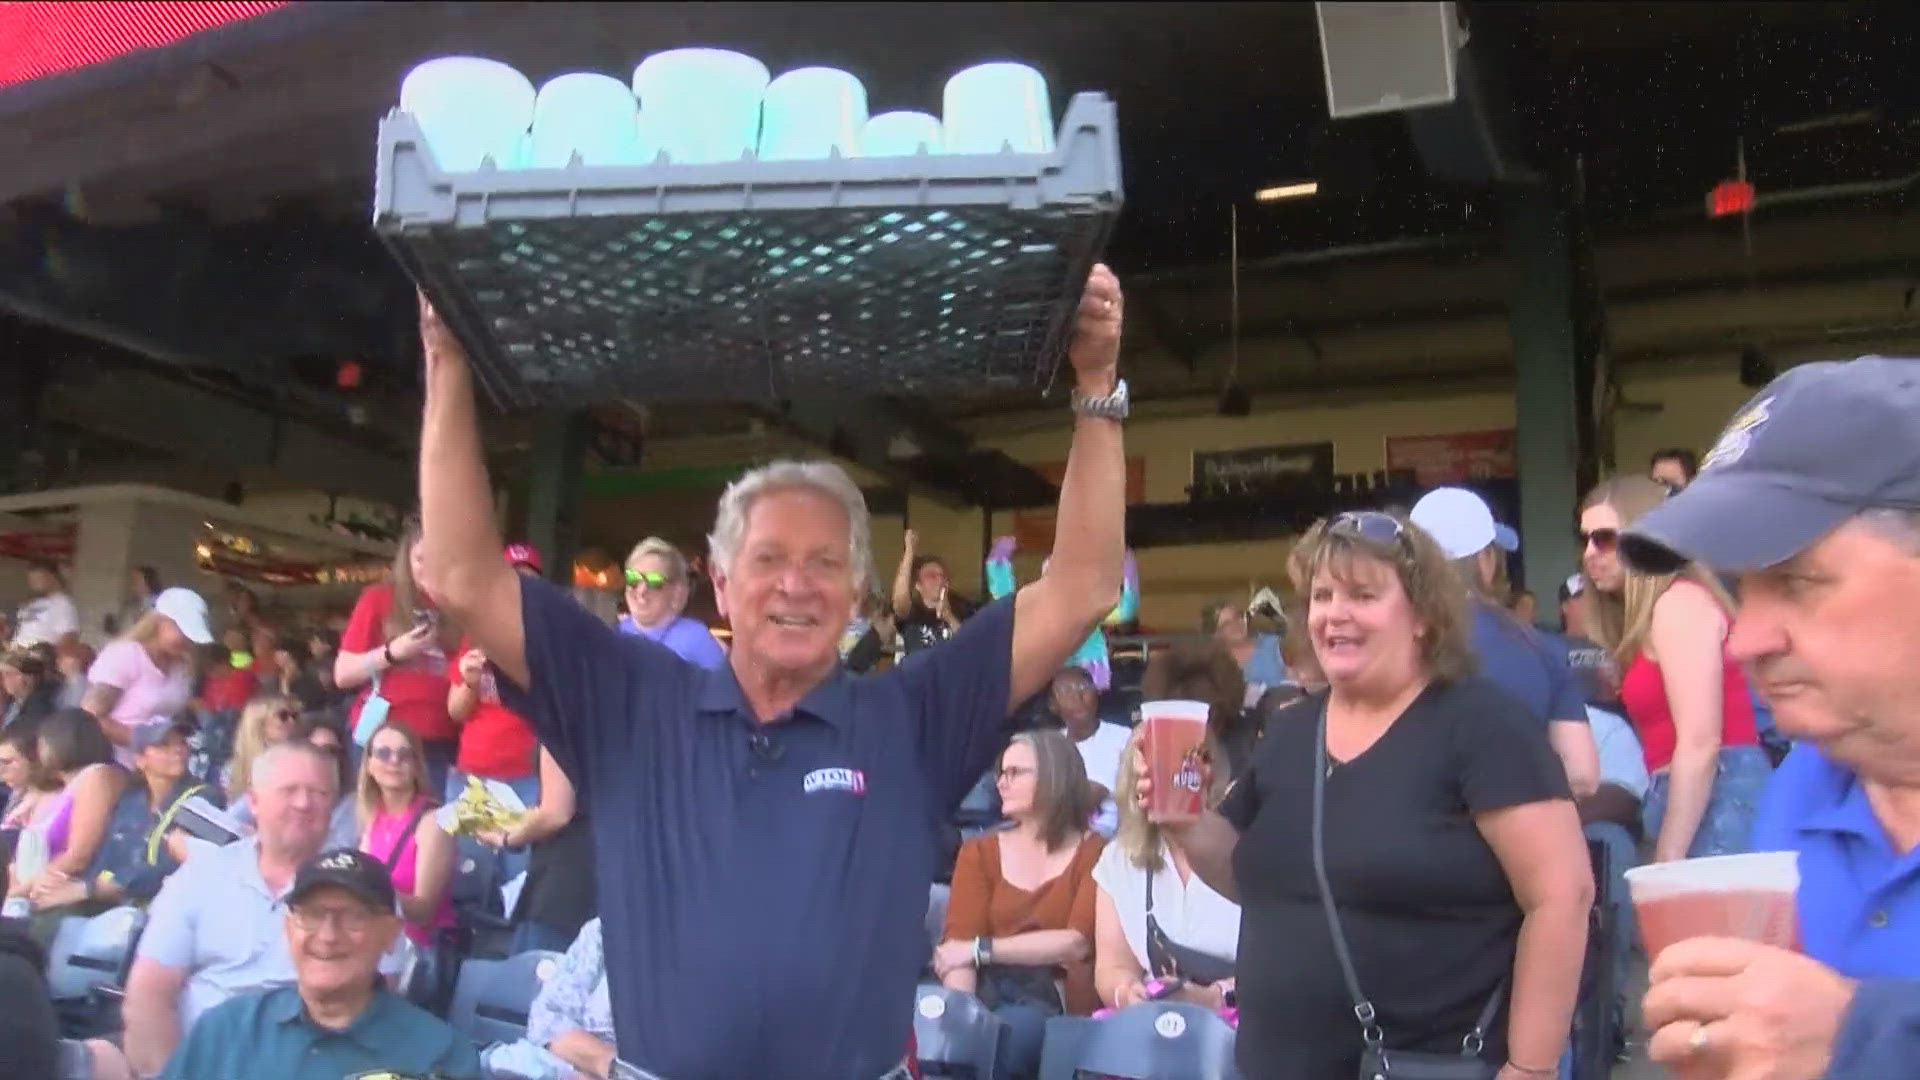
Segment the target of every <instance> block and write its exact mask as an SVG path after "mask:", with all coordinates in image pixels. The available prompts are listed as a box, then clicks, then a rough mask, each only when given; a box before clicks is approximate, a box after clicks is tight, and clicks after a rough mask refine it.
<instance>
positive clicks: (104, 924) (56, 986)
mask: <svg viewBox="0 0 1920 1080" xmlns="http://www.w3.org/2000/svg"><path fill="white" fill-rule="evenodd" d="M146 925H147V913H146V912H144V911H142V910H141V909H139V908H137V907H132V906H126V907H117V908H113V909H111V910H109V911H103V912H101V913H100V914H98V915H94V916H92V917H87V916H83V915H70V916H68V917H66V918H65V919H62V920H61V921H60V925H59V927H58V929H56V930H55V931H54V938H53V947H52V948H51V949H50V950H48V958H47V989H48V991H49V994H50V996H51V997H52V998H53V1005H54V1011H55V1012H56V1013H57V1014H58V1016H59V1017H60V1028H61V1033H62V1034H63V1035H64V1036H66V1037H67V1038H73V1039H84V1038H91V1037H93V1036H96V1035H102V1034H106V1033H108V1032H111V1031H115V1030H117V1029H118V1028H119V1026H120V1022H119V998H120V994H121V990H122V988H123V987H125V986H126V982H127V970H128V969H129V968H131V967H132V966H133V950H134V946H135V945H136V944H138V943H139V941H140V933H141V931H142V930H144V929H146Z"/></svg>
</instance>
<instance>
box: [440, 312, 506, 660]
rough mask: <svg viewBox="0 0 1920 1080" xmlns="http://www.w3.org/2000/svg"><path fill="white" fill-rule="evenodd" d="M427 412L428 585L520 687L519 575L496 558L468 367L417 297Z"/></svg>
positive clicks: (462, 352) (463, 355) (447, 332)
mask: <svg viewBox="0 0 1920 1080" xmlns="http://www.w3.org/2000/svg"><path fill="white" fill-rule="evenodd" d="M420 344H421V348H422V350H423V351H424V352H425V354H426V372H425V383H426V391H427V404H426V415H425V417H424V418H423V419H422V421H421V424H420V545H421V549H422V551H423V553H424V555H425V559H424V564H425V578H426V582H425V583H426V586H427V591H428V592H429V593H431V594H432V596H433V598H434V599H435V600H436V601H437V602H438V603H439V604H440V606H441V607H442V608H444V609H446V611H447V613H448V614H449V615H451V616H453V618H454V619H455V620H457V621H458V622H459V624H460V625H461V626H462V627H464V628H465V629H466V632H467V634H468V635H469V636H470V637H471V638H472V639H473V641H474V643H475V644H476V645H478V646H479V647H480V649H481V651H483V652H485V653H486V654H487V659H488V660H490V661H492V662H493V664H494V665H495V666H497V667H499V669H500V670H501V671H503V672H505V673H506V675H507V677H508V678H510V679H512V680H513V681H514V682H516V683H518V684H520V685H521V686H526V685H528V682H529V680H528V677H527V651H526V628H525V627H524V626H522V625H521V619H520V581H519V577H518V575H516V574H515V573H514V571H513V568H512V567H509V566H508V565H507V564H506V563H505V562H502V561H501V559H500V530H499V529H498V527H497V526H496V525H495V524H494V516H493V492H492V490H491V487H490V485H489V484H488V482H487V462H486V458H485V457H484V456H482V454H481V451H480V419H479V410H478V409H477V408H476V407H475V405H474V400H473V368H472V367H471V365H470V364H469V363H468V361H467V353H466V350H465V349H464V348H462V347H461V345H460V342H459V341H458V340H457V339H456V338H455V337H454V336H453V332H452V331H450V330H449V329H447V325H446V323H444V322H442V321H441V319H440V316H439V314H438V313H436V312H435V311H434V310H433V305H431V304H429V303H427V300H426V298H425V297H424V296H423V297H421V298H420Z"/></svg>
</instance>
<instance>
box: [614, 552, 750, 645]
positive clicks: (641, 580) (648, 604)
mask: <svg viewBox="0 0 1920 1080" xmlns="http://www.w3.org/2000/svg"><path fill="white" fill-rule="evenodd" d="M626 575H627V613H626V614H625V615H622V616H621V617H620V630H621V632H622V633H627V634H639V635H641V636H643V637H650V638H652V639H653V640H655V641H657V642H659V643H660V644H662V645H665V646H666V647H667V648H669V649H671V650H673V652H674V654H675V655H676V656H678V657H680V659H682V660H685V661H686V662H687V663H689V664H698V665H699V666H701V667H703V668H706V669H707V670H709V671H712V670H713V669H715V668H717V667H719V666H720V665H722V664H724V663H726V662H727V653H726V650H725V649H722V648H721V647H720V643H719V642H718V641H715V640H714V637H713V631H711V630H709V629H707V627H706V624H705V623H702V622H701V621H699V620H698V619H689V618H687V617H686V616H685V615H684V614H682V612H684V611H686V609H687V598H688V596H689V595H691V594H692V592H693V579H692V576H691V574H690V573H689V572H688V570H687V557H686V556H685V555H682V554H680V549H679V548H677V547H674V546H673V545H672V544H669V543H667V542H666V541H665V540H662V539H660V538H659V537H657V536H649V537H647V538H646V539H645V540H642V541H640V542H639V543H638V544H635V545H634V547H633V551H632V552H630V553H629V554H628V555H627V567H626Z"/></svg>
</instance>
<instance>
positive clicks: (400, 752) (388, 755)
mask: <svg viewBox="0 0 1920 1080" xmlns="http://www.w3.org/2000/svg"><path fill="white" fill-rule="evenodd" d="M367 753H368V754H369V755H370V756H371V757H372V758H373V760H375V761H378V762H380V763H381V764H383V765H411V764H413V747H411V746H376V747H373V748H372V749H370V750H368V751H367Z"/></svg>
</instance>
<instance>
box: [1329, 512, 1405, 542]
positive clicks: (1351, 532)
mask: <svg viewBox="0 0 1920 1080" xmlns="http://www.w3.org/2000/svg"><path fill="white" fill-rule="evenodd" d="M1327 532H1329V533H1332V534H1333V535H1335V536H1348V537H1359V538H1360V539H1362V540H1365V541H1367V542H1369V543H1373V544H1394V543H1398V542H1399V540H1400V537H1401V536H1402V535H1403V534H1404V533H1405V532H1406V526H1405V525H1402V524H1401V523H1400V519H1399V518H1397V517H1394V516H1393V515H1392V514H1382V513H1380V512H1379V511H1378V510H1350V511H1348V512H1346V513H1344V514H1341V515H1339V516H1338V517H1336V518H1334V519H1333V521H1332V522H1330V523H1329V524H1328V525H1327Z"/></svg>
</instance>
